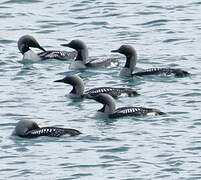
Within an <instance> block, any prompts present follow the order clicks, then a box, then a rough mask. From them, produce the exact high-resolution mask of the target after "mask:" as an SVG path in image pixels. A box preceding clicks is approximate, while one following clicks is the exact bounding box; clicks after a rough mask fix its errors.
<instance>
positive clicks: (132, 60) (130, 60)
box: [124, 54, 137, 72]
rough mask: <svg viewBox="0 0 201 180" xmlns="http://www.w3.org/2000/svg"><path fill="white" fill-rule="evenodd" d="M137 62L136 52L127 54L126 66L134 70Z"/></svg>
mask: <svg viewBox="0 0 201 180" xmlns="http://www.w3.org/2000/svg"><path fill="white" fill-rule="evenodd" d="M136 63H137V56H136V55H135V54H133V55H128V56H126V64H125V66H124V68H128V69H130V70H131V72H133V70H134V68H135V66H136Z"/></svg>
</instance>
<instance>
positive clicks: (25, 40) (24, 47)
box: [17, 35, 46, 54]
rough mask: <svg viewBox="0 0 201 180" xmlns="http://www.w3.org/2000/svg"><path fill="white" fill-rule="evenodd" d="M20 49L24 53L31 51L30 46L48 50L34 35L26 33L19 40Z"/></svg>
mask: <svg viewBox="0 0 201 180" xmlns="http://www.w3.org/2000/svg"><path fill="white" fill-rule="evenodd" d="M17 44H18V49H19V50H20V52H21V53H22V54H24V53H25V52H27V51H29V50H30V49H29V48H30V47H33V48H38V49H41V50H42V51H44V52H45V51H46V50H45V49H44V48H43V47H42V46H40V44H39V43H38V42H37V41H36V39H35V38H34V37H33V36H30V35H24V36H22V37H21V38H20V39H19V40H18V43H17Z"/></svg>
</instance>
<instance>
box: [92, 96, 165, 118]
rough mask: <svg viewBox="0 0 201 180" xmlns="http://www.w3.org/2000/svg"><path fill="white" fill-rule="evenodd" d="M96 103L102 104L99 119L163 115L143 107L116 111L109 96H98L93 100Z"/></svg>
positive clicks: (156, 110)
mask: <svg viewBox="0 0 201 180" xmlns="http://www.w3.org/2000/svg"><path fill="white" fill-rule="evenodd" d="M93 99H94V100H96V101H97V102H99V103H101V104H103V107H102V108H101V109H99V110H98V116H99V117H109V118H118V117H123V116H140V115H163V114H165V113H164V112H161V111H160V110H158V109H154V108H145V107H132V106H130V107H121V108H117V109H116V105H115V102H114V99H113V98H112V96H110V95H109V94H105V93H102V94H99V95H97V96H95V97H94V98H93Z"/></svg>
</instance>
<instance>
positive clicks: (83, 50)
mask: <svg viewBox="0 0 201 180" xmlns="http://www.w3.org/2000/svg"><path fill="white" fill-rule="evenodd" d="M61 46H67V47H69V48H73V49H75V50H76V51H77V52H78V53H77V57H76V59H75V61H83V62H84V64H86V63H87V60H88V47H87V45H86V44H85V43H84V42H83V41H81V40H79V39H75V40H72V41H71V42H70V43H68V44H61Z"/></svg>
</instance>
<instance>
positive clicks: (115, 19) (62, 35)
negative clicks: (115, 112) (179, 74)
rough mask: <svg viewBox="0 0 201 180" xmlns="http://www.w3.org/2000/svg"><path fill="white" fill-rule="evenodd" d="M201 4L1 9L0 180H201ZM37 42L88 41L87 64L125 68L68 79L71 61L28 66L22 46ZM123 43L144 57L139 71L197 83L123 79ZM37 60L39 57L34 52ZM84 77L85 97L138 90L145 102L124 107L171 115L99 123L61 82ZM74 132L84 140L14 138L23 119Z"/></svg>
mask: <svg viewBox="0 0 201 180" xmlns="http://www.w3.org/2000/svg"><path fill="white" fill-rule="evenodd" d="M200 12H201V2H200V1H198V0H187V1H176V0H172V1H154V0H148V1H141V0H135V1H134V0H116V1H111V0H109V1H106V0H76V1H72V0H68V1H65V0H55V1H52V0H29V1H28V0H1V2H0V24H1V26H0V92H1V93H0V94H1V98H0V179H63V180H64V179H66V180H67V179H87V180H88V179H121V180H131V179H136V180H144V179H145V180H146V179H171V180H172V179H181V180H194V179H201V116H200V115H201V112H200V107H201V92H200V89H201V71H200V69H201V45H200V44H201V15H200ZM25 34H30V35H32V36H34V37H35V38H36V39H37V40H38V41H39V43H40V44H41V45H42V46H44V47H45V48H46V49H48V50H52V49H54V50H69V51H70V49H68V48H65V47H62V46H60V44H62V43H66V42H69V41H71V40H72V39H81V40H83V41H85V42H86V43H87V45H88V47H89V56H94V57H101V58H108V57H117V58H119V59H120V62H121V65H120V67H111V68H99V69H89V70H85V71H70V70H69V69H68V67H69V64H70V62H71V60H70V61H58V60H54V59H51V60H47V61H42V62H40V63H34V64H22V63H21V62H20V60H21V59H22V55H21V54H20V53H19V50H18V49H17V40H18V39H19V38H20V37H21V36H22V35H25ZM122 44H131V45H133V46H134V47H135V48H136V50H137V53H138V62H137V68H136V70H141V69H146V68H151V67H171V68H182V69H184V70H186V71H188V72H190V73H191V76H190V77H184V78H175V77H154V76H152V77H145V78H120V77H119V71H120V69H121V67H122V66H123V64H124V62H125V57H124V56H121V55H118V54H112V53H111V52H110V51H111V50H112V49H117V48H119V47H120V45H122ZM34 51H36V52H38V50H36V49H34ZM75 73H76V74H78V75H80V76H81V77H82V78H83V80H84V82H85V85H86V88H92V87H98V86H114V87H122V86H123V87H131V88H134V89H137V90H138V92H139V93H140V94H141V95H140V96H138V97H132V98H130V97H121V98H119V99H116V104H117V107H121V106H130V105H133V106H145V107H154V108H157V109H160V110H162V111H164V112H166V113H167V115H164V116H145V117H137V118H136V117H126V118H119V119H112V120H111V119H101V118H96V117H95V113H96V110H97V109H99V108H100V107H101V105H100V104H98V103H96V102H95V101H93V100H89V99H85V100H73V99H70V98H69V97H68V96H67V94H68V92H69V91H70V90H71V87H70V86H68V85H65V84H59V83H54V82H53V81H54V80H56V79H59V78H62V77H64V76H66V75H67V74H75ZM25 119H31V120H34V121H36V122H37V123H38V124H39V125H40V126H41V127H42V126H58V127H67V128H75V129H78V130H80V131H81V132H82V133H83V134H82V135H80V136H77V137H68V136H63V137H61V138H51V137H39V138H36V139H23V138H19V137H11V133H12V131H13V129H14V127H15V125H16V123H17V122H18V121H19V120H25Z"/></svg>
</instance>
